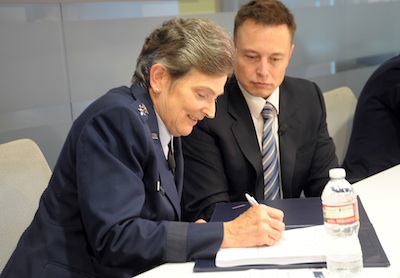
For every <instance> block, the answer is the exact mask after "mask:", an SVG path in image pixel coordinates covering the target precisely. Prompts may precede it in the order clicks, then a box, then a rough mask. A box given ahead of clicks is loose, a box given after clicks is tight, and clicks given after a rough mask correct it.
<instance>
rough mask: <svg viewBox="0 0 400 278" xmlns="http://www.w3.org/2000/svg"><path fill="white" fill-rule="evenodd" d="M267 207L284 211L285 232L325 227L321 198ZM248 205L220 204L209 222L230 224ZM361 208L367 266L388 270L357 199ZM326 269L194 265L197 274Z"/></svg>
mask: <svg viewBox="0 0 400 278" xmlns="http://www.w3.org/2000/svg"><path fill="white" fill-rule="evenodd" d="M262 202H263V203H264V204H266V205H268V206H271V207H275V208H279V209H281V210H282V211H283V212H284V214H285V217H284V222H285V225H286V229H293V228H299V227H307V226H313V225H321V224H323V216H322V208H321V198H318V197H316V198H294V199H283V200H266V201H262ZM249 206H250V205H249V204H248V203H247V202H232V203H219V204H217V205H216V207H215V210H214V213H213V215H212V217H211V220H210V221H214V222H217V221H229V220H232V219H234V218H236V217H237V216H239V215H240V214H241V213H243V212H244V211H245V210H247V209H248V208H249ZM358 209H359V214H360V230H359V234H358V236H359V238H360V243H361V249H362V251H363V262H364V267H388V266H389V265H390V262H389V260H388V258H387V256H386V254H385V251H384V250H383V248H382V245H381V243H380V242H379V239H378V236H377V235H376V232H375V229H374V227H373V225H372V223H371V222H370V220H369V218H368V215H367V213H366V211H365V209H364V206H363V205H362V202H361V200H360V199H358ZM322 267H326V263H324V262H316V263H306V264H289V265H246V266H235V267H223V268H222V267H221V268H219V267H216V266H215V262H214V260H197V261H196V262H195V266H194V271H195V272H207V271H229V270H245V269H251V268H263V269H265V268H288V269H289V268H322Z"/></svg>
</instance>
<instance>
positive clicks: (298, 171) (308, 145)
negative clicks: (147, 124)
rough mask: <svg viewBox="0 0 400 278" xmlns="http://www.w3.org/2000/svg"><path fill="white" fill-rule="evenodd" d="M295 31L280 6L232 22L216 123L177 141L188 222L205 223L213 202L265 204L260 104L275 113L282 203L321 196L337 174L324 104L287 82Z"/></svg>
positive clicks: (260, 5) (255, 8) (258, 8)
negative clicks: (231, 66) (231, 56)
mask: <svg viewBox="0 0 400 278" xmlns="http://www.w3.org/2000/svg"><path fill="white" fill-rule="evenodd" d="M295 30H296V24H295V21H294V17H293V15H292V14H291V13H290V12H289V11H288V9H287V8H286V7H285V6H284V5H283V4H282V3H281V2H279V1H275V0H264V1H263V0H259V1H251V2H249V3H248V4H246V5H244V6H242V7H241V9H240V10H239V11H238V13H237V15H236V17H235V26H234V42H235V46H236V65H235V70H234V73H235V77H234V78H232V79H230V80H229V81H228V82H227V84H226V86H225V93H224V95H223V96H221V97H219V98H218V102H217V112H216V117H215V119H210V120H208V119H206V120H204V121H202V122H200V123H198V125H197V126H196V127H195V128H194V130H193V132H192V134H190V135H189V136H188V137H185V138H183V150H184V158H185V176H184V178H185V184H186V185H187V186H186V187H185V189H184V195H183V201H184V206H185V212H186V217H187V218H188V219H197V218H204V219H206V220H208V219H209V218H210V216H211V214H212V212H213V209H214V206H215V204H216V203H218V202H229V201H242V200H245V197H244V194H245V193H246V192H249V193H251V194H254V195H255V197H256V198H257V199H264V193H263V192H264V177H263V166H262V155H261V149H262V136H263V118H262V116H261V114H260V113H261V110H262V109H263V106H264V105H265V103H266V102H269V103H271V104H272V105H273V107H274V109H273V110H274V123H273V128H274V137H275V140H276V143H277V147H278V150H279V152H278V153H279V157H278V159H279V162H280V163H279V166H280V167H279V169H280V175H279V180H280V184H279V193H280V197H281V198H297V197H300V196H301V194H302V192H303V193H304V195H305V196H320V194H321V193H322V190H323V188H324V186H325V184H326V183H327V181H328V172H329V169H331V168H334V167H337V166H338V161H337V158H336V155H335V146H334V143H333V141H332V139H331V138H330V136H329V134H328V130H327V124H326V111H325V105H324V100H323V97H322V94H321V91H320V89H319V88H318V86H317V85H316V84H314V83H312V82H309V81H306V80H301V79H297V78H291V77H287V76H285V71H286V68H287V66H288V63H289V60H290V57H291V55H292V52H293V49H294V45H293V37H294V33H295Z"/></svg>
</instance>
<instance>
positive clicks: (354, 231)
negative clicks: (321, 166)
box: [321, 168, 363, 278]
mask: <svg viewBox="0 0 400 278" xmlns="http://www.w3.org/2000/svg"><path fill="white" fill-rule="evenodd" d="M329 177H330V180H329V182H328V183H327V184H326V186H325V188H324V190H323V192H322V196H321V199H322V211H323V215H324V226H325V230H326V259H327V262H326V263H327V269H328V272H329V274H330V276H329V277H341V278H342V277H357V276H358V275H360V273H361V271H362V268H363V260H362V250H361V245H360V240H359V238H358V230H359V227H360V222H359V214H358V203H357V194H356V193H355V192H354V190H353V187H352V185H351V184H350V183H349V182H348V181H347V180H346V171H345V170H344V169H343V168H334V169H331V170H330V171H329Z"/></svg>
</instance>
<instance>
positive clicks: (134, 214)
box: [0, 85, 223, 278]
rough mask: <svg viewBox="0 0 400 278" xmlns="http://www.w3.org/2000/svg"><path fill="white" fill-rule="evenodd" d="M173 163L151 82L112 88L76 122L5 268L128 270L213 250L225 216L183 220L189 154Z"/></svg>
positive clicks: (25, 271) (57, 272)
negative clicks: (160, 129) (185, 164)
mask: <svg viewBox="0 0 400 278" xmlns="http://www.w3.org/2000/svg"><path fill="white" fill-rule="evenodd" d="M174 144H175V150H176V151H175V156H176V162H177V167H176V172H175V177H174V176H173V175H172V173H171V172H170V171H169V168H168V165H167V161H166V159H165V156H164V153H163V151H162V147H161V144H160V142H159V139H158V125H157V118H156V114H155V112H154V108H153V105H152V102H151V99H150V96H149V94H148V91H147V89H144V88H142V87H140V86H139V85H134V86H132V87H131V88H128V87H120V88H116V89H113V90H111V91H110V92H108V93H107V94H105V95H104V96H102V97H100V98H99V99H98V100H96V101H95V102H94V103H92V104H91V105H90V106H89V107H88V108H87V109H86V110H85V111H84V112H83V113H82V114H81V115H80V116H79V118H78V119H77V120H76V121H75V122H74V124H73V126H72V128H71V130H70V133H69V135H68V137H67V139H66V142H65V144H64V146H63V148H62V151H61V154H60V157H59V159H58V162H57V164H56V166H55V169H54V172H53V176H52V178H51V180H50V183H49V186H48V188H47V189H46V190H45V192H44V193H43V196H42V198H41V200H40V205H39V209H38V211H37V213H36V215H35V217H34V219H33V222H32V224H31V225H30V226H29V227H28V229H27V230H26V231H25V233H24V234H23V235H22V237H21V239H20V242H19V244H18V246H17V248H16V250H15V252H14V254H13V255H12V257H11V259H10V260H9V262H8V264H7V265H6V267H5V269H4V271H3V273H2V274H1V275H0V277H1V278H6V277H7V278H8V277H10V278H11V277H13V278H14V277H24V278H26V277H35V278H38V277H43V278H48V277H51V278H54V277H57V278H64V277H76V278H80V277H108V278H110V277H131V276H132V275H135V274H138V273H140V272H143V271H145V270H147V269H149V268H152V267H154V266H156V265H159V264H162V263H164V262H167V261H169V262H183V261H189V260H193V259H196V258H211V257H213V256H214V255H215V253H216V252H217V250H218V249H219V246H220V244H221V242H222V237H223V226H222V224H221V223H208V224H194V223H183V222H180V220H181V207H180V201H181V194H182V186H183V185H182V180H183V158H182V152H181V141H180V138H175V142H174Z"/></svg>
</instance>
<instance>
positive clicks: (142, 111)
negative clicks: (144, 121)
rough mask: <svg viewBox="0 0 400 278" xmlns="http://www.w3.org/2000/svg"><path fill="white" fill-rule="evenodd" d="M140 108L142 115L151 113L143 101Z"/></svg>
mask: <svg viewBox="0 0 400 278" xmlns="http://www.w3.org/2000/svg"><path fill="white" fill-rule="evenodd" d="M138 110H139V112H140V115H141V116H147V115H149V111H147V107H146V105H144V104H143V103H142V104H140V105H139V107H138Z"/></svg>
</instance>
